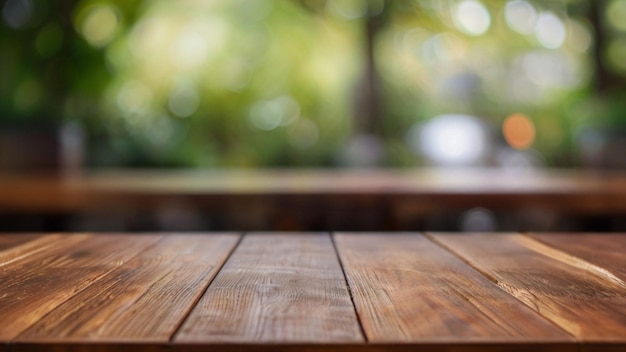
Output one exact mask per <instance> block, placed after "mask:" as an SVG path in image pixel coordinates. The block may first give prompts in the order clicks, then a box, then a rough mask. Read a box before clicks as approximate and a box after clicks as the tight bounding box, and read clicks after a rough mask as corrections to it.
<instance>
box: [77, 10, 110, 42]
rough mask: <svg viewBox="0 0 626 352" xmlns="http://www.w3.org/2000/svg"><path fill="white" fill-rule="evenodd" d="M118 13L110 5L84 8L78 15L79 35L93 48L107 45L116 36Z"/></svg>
mask: <svg viewBox="0 0 626 352" xmlns="http://www.w3.org/2000/svg"><path fill="white" fill-rule="evenodd" d="M119 16H120V15H119V12H118V11H117V9H116V7H115V6H114V5H111V4H102V5H95V6H92V7H87V8H85V9H84V10H83V11H82V12H81V13H80V14H79V15H78V17H79V21H80V33H81V34H82V35H83V37H84V38H85V39H86V40H87V41H88V42H89V44H91V45H93V46H95V47H103V46H105V45H107V44H108V43H109V42H110V41H111V40H112V39H113V38H114V37H115V35H116V34H117V32H118V26H119V24H120V17H119Z"/></svg>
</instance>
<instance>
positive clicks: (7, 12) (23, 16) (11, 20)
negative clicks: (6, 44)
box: [2, 0, 35, 29]
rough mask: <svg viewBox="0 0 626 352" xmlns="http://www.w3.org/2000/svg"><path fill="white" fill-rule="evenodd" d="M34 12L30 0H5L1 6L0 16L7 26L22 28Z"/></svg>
mask: <svg viewBox="0 0 626 352" xmlns="http://www.w3.org/2000/svg"><path fill="white" fill-rule="evenodd" d="M34 13H35V4H34V3H33V1H32V0H7V1H6V2H5V3H4V6H3V7H2V18H3V19H4V22H5V23H6V24H8V25H9V27H12V28H15V29H22V28H24V27H26V26H28V24H29V23H30V21H31V20H32V17H33V15H34Z"/></svg>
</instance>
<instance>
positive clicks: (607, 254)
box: [531, 233, 626, 281]
mask: <svg viewBox="0 0 626 352" xmlns="http://www.w3.org/2000/svg"><path fill="white" fill-rule="evenodd" d="M531 236H532V237H533V238H535V239H537V240H539V241H541V242H544V243H546V244H548V245H549V246H551V247H554V248H556V249H557V250H560V251H562V252H566V253H569V254H571V255H573V257H571V259H572V260H574V261H577V260H579V259H582V260H583V261H582V262H580V263H581V264H582V265H585V266H586V267H587V268H589V270H592V269H593V270H597V271H599V272H603V273H604V274H605V275H607V276H611V275H612V276H615V277H617V278H619V279H620V280H622V281H626V234H621V233H620V234H606V233H605V234H595V233H593V234H592V233H551V234H531ZM558 257H561V258H562V257H564V256H563V255H561V256H558Z"/></svg>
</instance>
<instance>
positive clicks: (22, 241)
mask: <svg viewBox="0 0 626 352" xmlns="http://www.w3.org/2000/svg"><path fill="white" fill-rule="evenodd" d="M20 237H21V236H19V235H2V236H0V247H2V246H3V247H4V249H1V250H0V268H1V267H3V266H6V265H9V264H11V263H13V262H15V261H17V260H21V259H24V258H26V257H28V256H30V255H33V254H35V253H38V252H41V251H43V250H46V249H48V248H50V247H52V246H56V245H58V242H59V241H61V240H62V238H63V236H62V235H58V234H50V235H45V236H34V237H33V236H25V237H24V238H20Z"/></svg>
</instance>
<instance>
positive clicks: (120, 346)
mask: <svg viewBox="0 0 626 352" xmlns="http://www.w3.org/2000/svg"><path fill="white" fill-rule="evenodd" d="M206 351H219V352H480V351H490V352H530V351H532V352H535V351H549V352H578V350H577V347H576V346H573V345H572V344H563V343H538V344H533V345H532V346H529V345H527V344H497V343H445V344H420V345H419V346H416V345H414V344H366V343H338V344H337V343H324V344H319V343H305V344H294V343H281V344H271V343H267V344H260V343H259V344H256V343H226V344H222V343H211V344H202V343H172V344H156V343H141V344H136V343H106V344H103V343H102V344H99V343H89V344H87V343H54V344H33V343H18V344H16V345H15V346H14V348H13V351H12V352H206ZM610 352H616V351H613V350H611V351H610Z"/></svg>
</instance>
